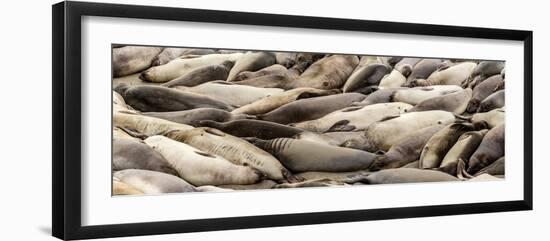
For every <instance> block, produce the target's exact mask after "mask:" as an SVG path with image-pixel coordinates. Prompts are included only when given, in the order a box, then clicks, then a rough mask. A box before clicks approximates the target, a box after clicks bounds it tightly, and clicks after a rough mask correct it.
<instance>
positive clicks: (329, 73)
mask: <svg viewBox="0 0 550 241" xmlns="http://www.w3.org/2000/svg"><path fill="white" fill-rule="evenodd" d="M358 63H359V58H357V56H355V55H331V56H328V57H325V58H323V59H321V60H319V61H317V62H315V63H313V64H312V65H311V66H309V68H307V69H306V70H305V71H304V73H302V75H300V77H299V78H298V79H296V80H294V81H292V82H291V83H290V85H291V88H297V87H311V88H317V89H325V90H327V89H336V88H340V87H341V86H342V85H343V84H344V83H345V82H346V80H347V79H348V77H349V76H350V75H351V73H352V72H353V69H354V68H355V66H357V64H358Z"/></svg>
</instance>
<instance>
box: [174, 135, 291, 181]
mask: <svg viewBox="0 0 550 241" xmlns="http://www.w3.org/2000/svg"><path fill="white" fill-rule="evenodd" d="M165 136H167V137H169V138H172V139H174V140H176V141H180V142H183V143H185V144H188V145H191V146H193V147H195V148H197V149H199V150H202V151H205V152H208V153H210V154H213V155H218V156H221V157H223V158H225V159H227V160H229V161H230V162H233V163H235V164H237V165H248V166H251V167H253V168H256V169H258V170H260V171H261V172H263V173H264V174H266V175H267V177H268V178H269V179H271V180H275V181H280V180H283V179H287V180H289V181H298V179H297V178H296V177H294V176H293V175H292V174H291V173H290V172H289V171H288V170H287V169H286V168H285V167H284V166H283V165H282V164H281V163H280V162H279V161H278V160H277V159H275V158H274V157H273V156H272V155H270V154H269V153H267V152H265V151H264V150H262V149H260V148H258V147H256V146H254V145H252V144H250V143H248V142H247V141H245V140H243V139H241V138H238V137H234V136H231V135H228V134H225V133H223V132H222V131H220V130H217V129H214V128H209V127H199V128H194V129H192V130H185V131H172V132H168V133H166V134H165Z"/></svg>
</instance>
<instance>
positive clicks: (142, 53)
mask: <svg viewBox="0 0 550 241" xmlns="http://www.w3.org/2000/svg"><path fill="white" fill-rule="evenodd" d="M160 51H162V48H157V47H140V46H125V47H121V48H114V49H113V62H112V64H113V76H114V77H121V76H126V75H130V74H133V73H137V72H139V71H142V70H144V69H147V68H149V66H151V62H152V61H153V58H155V56H157V55H158V54H159V53H160Z"/></svg>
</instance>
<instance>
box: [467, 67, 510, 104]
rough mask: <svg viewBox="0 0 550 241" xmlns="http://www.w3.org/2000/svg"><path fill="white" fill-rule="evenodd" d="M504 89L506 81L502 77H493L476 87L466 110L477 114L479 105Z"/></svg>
mask: <svg viewBox="0 0 550 241" xmlns="http://www.w3.org/2000/svg"><path fill="white" fill-rule="evenodd" d="M502 87H504V79H503V78H502V76H501V75H493V76H491V77H489V78H487V79H485V80H484V81H483V82H481V83H480V84H478V85H476V87H475V88H474V90H473V93H472V99H471V100H470V103H468V108H467V109H466V110H467V111H468V112H469V113H475V112H476V111H477V109H478V108H479V104H480V103H481V101H483V100H484V99H485V98H487V97H488V96H489V95H491V94H492V93H494V92H495V91H497V90H500V89H501V88H502Z"/></svg>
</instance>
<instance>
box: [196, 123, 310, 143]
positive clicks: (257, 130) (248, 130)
mask: <svg viewBox="0 0 550 241" xmlns="http://www.w3.org/2000/svg"><path fill="white" fill-rule="evenodd" d="M199 124H200V125H201V126H206V127H212V128H216V129H218V130H220V131H223V132H225V133H227V134H230V135H234V136H237V137H257V138H260V139H265V140H270V139H275V138H279V137H292V136H295V135H296V134H299V133H302V132H303V131H304V130H302V129H299V128H295V127H291V126H287V125H282V124H278V123H273V122H269V121H260V120H234V121H229V122H223V123H222V122H215V121H210V120H204V121H199Z"/></svg>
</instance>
